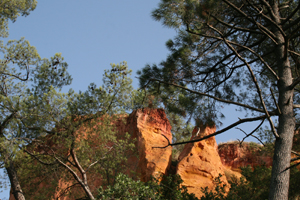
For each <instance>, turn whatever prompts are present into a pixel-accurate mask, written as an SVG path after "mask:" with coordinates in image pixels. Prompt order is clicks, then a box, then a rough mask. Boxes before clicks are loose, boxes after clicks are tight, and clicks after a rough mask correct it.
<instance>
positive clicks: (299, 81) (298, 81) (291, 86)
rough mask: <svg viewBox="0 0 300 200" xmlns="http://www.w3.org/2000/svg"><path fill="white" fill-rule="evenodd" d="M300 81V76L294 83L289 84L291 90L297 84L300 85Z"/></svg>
mask: <svg viewBox="0 0 300 200" xmlns="http://www.w3.org/2000/svg"><path fill="white" fill-rule="evenodd" d="M299 83H300V76H299V77H298V78H296V79H295V80H294V81H293V83H292V84H291V85H290V86H289V89H290V90H292V89H294V88H295V87H296V85H298V84H299Z"/></svg>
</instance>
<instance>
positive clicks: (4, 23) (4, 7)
mask: <svg viewBox="0 0 300 200" xmlns="http://www.w3.org/2000/svg"><path fill="white" fill-rule="evenodd" d="M36 4H37V1H36V0H3V1H1V6H0V37H7V36H8V21H9V20H11V21H12V22H15V21H16V20H17V17H19V16H20V15H22V16H27V15H29V13H30V12H31V11H33V10H34V9H35V7H36Z"/></svg>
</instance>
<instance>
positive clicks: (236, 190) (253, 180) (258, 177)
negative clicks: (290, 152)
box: [201, 166, 300, 200]
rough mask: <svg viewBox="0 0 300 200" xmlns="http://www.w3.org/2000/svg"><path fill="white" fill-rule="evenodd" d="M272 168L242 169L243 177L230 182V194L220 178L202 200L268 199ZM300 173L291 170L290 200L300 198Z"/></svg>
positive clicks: (204, 191) (206, 191) (205, 189)
mask: <svg viewBox="0 0 300 200" xmlns="http://www.w3.org/2000/svg"><path fill="white" fill-rule="evenodd" d="M271 171H272V169H271V167H269V168H267V167H266V166H256V167H255V168H254V169H252V167H250V166H248V167H244V168H242V175H243V176H242V177H241V178H240V179H237V178H236V177H234V178H232V179H231V180H229V181H228V182H229V184H230V185H231V187H230V190H229V192H228V193H226V191H225V185H224V184H222V182H221V181H220V176H219V177H217V178H216V179H215V184H216V187H215V189H214V190H213V191H209V190H208V188H203V193H204V194H205V195H204V196H203V197H202V198H201V200H211V199H214V200H243V199H262V200H265V199H268V193H269V187H270V180H271ZM299 178H300V171H299V170H298V169H292V170H291V180H290V190H289V199H296V198H297V197H299V196H300V192H299V188H298V186H299Z"/></svg>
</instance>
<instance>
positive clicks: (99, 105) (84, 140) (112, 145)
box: [19, 58, 137, 199]
mask: <svg viewBox="0 0 300 200" xmlns="http://www.w3.org/2000/svg"><path fill="white" fill-rule="evenodd" d="M55 60H56V58H55V59H54V61H55ZM48 68H49V66H46V68H45V70H47V69H48ZM130 73H131V70H129V69H128V67H127V64H126V62H122V63H120V64H117V65H116V64H111V69H110V70H105V73H104V76H103V85H102V86H101V87H97V86H96V85H95V84H94V83H92V84H90V86H89V87H88V90H87V91H86V92H81V91H80V92H79V93H75V92H74V91H73V90H70V91H69V92H68V93H67V94H61V93H56V92H55V90H53V89H52V87H50V88H49V92H48V93H47V94H44V98H46V99H45V100H48V101H45V102H47V104H46V105H44V107H45V109H46V110H47V109H49V111H48V112H50V113H51V115H50V116H49V118H47V119H48V120H49V122H50V123H49V125H48V126H41V125H40V124H39V123H41V122H43V121H42V119H41V120H38V122H37V123H38V124H35V127H36V128H35V129H33V128H30V130H31V129H33V130H35V131H36V132H37V133H40V135H41V137H38V138H36V139H35V140H34V141H33V143H31V144H30V145H28V146H27V147H26V149H25V148H24V149H23V150H24V151H25V152H26V153H27V154H28V156H27V157H25V158H24V159H25V160H24V159H23V161H22V162H20V163H19V171H20V172H21V173H20V174H21V176H20V181H21V182H22V183H23V184H24V185H26V184H25V183H26V182H28V179H29V180H31V179H32V180H33V181H32V184H31V185H30V188H26V194H25V195H26V196H27V197H30V198H31V199H33V198H36V199H49V198H50V197H52V196H53V195H54V191H56V193H58V194H59V195H61V196H65V195H67V196H69V197H71V198H73V197H78V196H82V195H84V193H86V196H88V197H89V198H90V199H93V193H95V191H96V188H95V186H93V185H92V183H93V181H95V180H101V182H102V185H103V186H108V185H112V184H114V182H115V176H116V175H117V174H118V173H120V172H122V173H124V172H128V171H129V170H128V169H132V170H134V167H133V166H131V165H130V163H128V162H127V159H128V158H130V157H132V156H133V157H136V156H137V155H136V152H137V151H136V150H135V149H134V148H135V145H134V142H135V141H134V140H133V139H132V138H131V136H130V134H128V133H120V132H117V131H118V130H117V129H116V127H117V126H122V125H123V124H124V123H125V122H124V121H123V120H122V119H123V118H124V116H126V114H125V110H126V108H127V107H128V105H129V104H130V101H131V99H130V97H131V95H130V93H131V90H132V86H131V82H132V81H131V79H130V78H129V77H128V76H129V75H130ZM36 83H37V84H36V85H37V87H36V88H39V86H41V85H45V84H41V82H36ZM46 85H47V84H46ZM43 90H46V88H43ZM33 91H34V92H36V93H39V90H33ZM37 91H38V92H37ZM42 97H43V96H42ZM48 104H50V105H48ZM50 110H51V111H50ZM42 111H44V110H43V108H41V110H40V112H42ZM54 125H55V127H54ZM42 133H45V134H44V135H43V134H42ZM36 135H37V134H35V136H36ZM21 158H22V153H20V158H19V160H22V159H21ZM51 172H55V176H52V177H51V176H50V177H49V174H51ZM129 172H130V171H129ZM33 174H34V175H33ZM82 174H86V175H87V176H86V177H84V176H83V175H82ZM132 175H134V174H133V173H132ZM44 179H47V180H49V181H48V182H47V187H45V188H43V189H40V190H39V192H37V191H34V190H31V188H36V187H39V185H40V184H41V183H42V182H43V181H44ZM59 181H64V182H65V183H68V184H70V185H69V188H68V189H66V188H60V187H59V185H58V182H59ZM83 182H86V183H87V184H83ZM44 184H45V183H44ZM33 185H35V187H33ZM86 185H87V187H86ZM73 187H81V190H78V191H76V190H72V192H69V191H70V189H72V188H73ZM82 190H84V191H82ZM74 191H75V192H74Z"/></svg>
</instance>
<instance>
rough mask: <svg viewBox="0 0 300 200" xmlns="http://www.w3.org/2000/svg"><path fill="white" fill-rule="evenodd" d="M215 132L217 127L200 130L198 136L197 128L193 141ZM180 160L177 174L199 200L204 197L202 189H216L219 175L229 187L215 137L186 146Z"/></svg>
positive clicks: (194, 131)
mask: <svg viewBox="0 0 300 200" xmlns="http://www.w3.org/2000/svg"><path fill="white" fill-rule="evenodd" d="M215 131H216V127H215V126H213V127H206V128H200V133H199V134H198V135H197V136H196V135H195V134H196V133H197V132H198V128H197V127H196V128H195V129H194V130H193V136H192V138H191V139H197V138H201V137H202V136H205V135H209V134H212V133H214V132H215ZM178 160H179V163H178V165H177V174H179V175H180V176H181V178H182V180H183V185H185V186H186V187H187V188H188V192H190V193H194V194H195V195H196V196H197V197H198V198H200V197H201V196H203V193H202V192H201V188H205V187H208V188H209V189H210V190H211V189H213V188H214V187H215V184H214V179H215V178H217V177H218V176H219V174H221V175H222V177H221V181H222V182H223V183H224V184H227V185H228V182H227V179H226V177H225V173H224V167H223V165H222V162H221V160H220V157H219V154H218V151H217V143H216V140H215V137H211V138H209V139H207V140H203V141H200V142H195V143H189V144H186V145H185V147H184V149H183V151H182V152H181V154H180V156H179V158H178ZM227 189H228V188H227Z"/></svg>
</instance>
